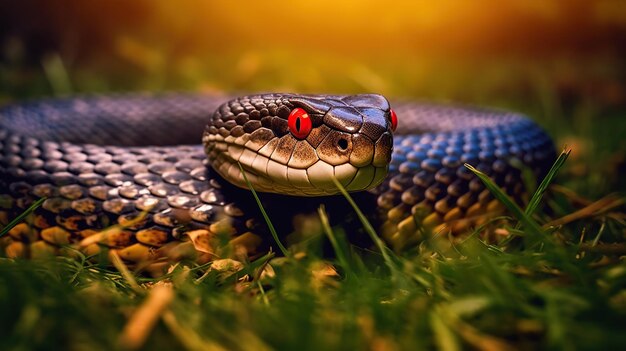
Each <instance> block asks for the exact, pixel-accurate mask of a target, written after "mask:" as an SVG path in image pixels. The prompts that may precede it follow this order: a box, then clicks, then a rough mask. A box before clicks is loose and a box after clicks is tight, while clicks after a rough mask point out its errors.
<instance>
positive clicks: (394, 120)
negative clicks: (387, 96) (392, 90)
mask: <svg viewBox="0 0 626 351" xmlns="http://www.w3.org/2000/svg"><path fill="white" fill-rule="evenodd" d="M389 114H391V130H392V131H394V132H395V131H396V128H397V127H398V116H397V115H396V112H395V111H394V110H391V109H390V110H389Z"/></svg>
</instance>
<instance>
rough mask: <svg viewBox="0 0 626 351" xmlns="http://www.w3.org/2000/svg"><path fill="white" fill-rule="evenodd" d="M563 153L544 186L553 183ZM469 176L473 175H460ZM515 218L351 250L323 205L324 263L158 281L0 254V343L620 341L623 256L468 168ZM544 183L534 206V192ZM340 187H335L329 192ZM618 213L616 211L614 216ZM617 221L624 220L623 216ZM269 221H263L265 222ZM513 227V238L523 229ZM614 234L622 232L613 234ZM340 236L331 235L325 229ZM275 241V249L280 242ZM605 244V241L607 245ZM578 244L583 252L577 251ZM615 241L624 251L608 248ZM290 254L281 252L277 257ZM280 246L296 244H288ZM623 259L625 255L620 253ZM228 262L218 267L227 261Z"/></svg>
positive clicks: (383, 345)
mask: <svg viewBox="0 0 626 351" xmlns="http://www.w3.org/2000/svg"><path fill="white" fill-rule="evenodd" d="M566 155H567V153H566V152H564V153H563V154H562V155H561V157H560V158H559V160H558V161H557V162H556V163H555V167H553V170H554V172H551V173H550V174H549V175H548V177H546V179H548V180H551V179H553V177H554V175H555V174H556V171H557V170H558V168H559V167H560V166H561V165H562V161H564V158H566ZM470 169H471V168H470ZM473 171H474V172H475V173H477V175H478V176H479V177H481V180H483V182H485V185H486V186H487V187H488V188H489V189H490V190H491V191H492V192H493V194H494V196H495V197H496V198H498V199H499V200H501V201H502V202H503V203H504V204H505V205H506V206H507V207H509V209H510V210H511V212H512V213H513V214H514V218H517V219H516V220H513V219H511V220H510V221H508V222H506V224H504V225H503V226H502V227H501V229H508V230H509V234H508V236H512V237H515V236H516V235H518V234H521V233H523V234H524V235H527V233H529V229H530V230H531V231H532V232H533V233H534V234H535V235H536V237H533V242H532V245H525V246H524V247H523V248H522V247H518V246H515V245H510V243H511V241H510V240H507V237H504V238H503V239H502V240H499V241H495V242H487V241H484V240H483V239H481V238H480V237H479V236H470V237H468V238H466V239H465V240H463V241H460V242H457V241H455V242H451V241H449V240H448V239H447V238H437V237H433V238H431V239H430V240H426V241H425V242H423V243H422V244H421V245H420V246H419V248H417V249H415V250H412V251H410V252H405V253H394V252H392V251H390V250H389V249H388V248H387V247H386V246H385V244H384V243H383V242H382V241H380V240H379V239H378V236H377V235H376V233H375V232H374V230H373V228H372V227H371V225H369V223H368V221H367V219H366V218H365V217H364V216H363V215H362V214H361V213H360V210H359V208H358V206H357V204H356V203H354V202H353V201H351V198H350V196H349V194H347V193H346V192H345V190H344V191H343V193H344V196H346V197H347V198H348V200H349V202H350V204H351V205H352V206H353V208H354V210H355V211H356V212H357V214H358V215H359V218H361V220H362V222H363V225H364V227H365V229H366V231H367V232H369V233H370V235H372V238H373V239H374V242H375V243H376V245H375V247H376V248H377V250H376V251H373V252H372V251H367V250H365V251H364V250H363V249H359V248H356V247H351V246H350V245H349V243H347V242H346V240H345V236H344V235H342V234H341V233H342V232H343V230H344V228H341V227H336V228H332V227H330V225H329V224H328V222H327V220H325V218H326V216H325V212H324V209H323V208H320V211H319V214H320V218H321V219H322V223H323V226H324V230H325V233H326V235H327V236H328V237H329V238H330V241H331V243H332V246H333V248H334V250H335V255H334V257H335V258H328V257H324V256H322V255H321V254H320V253H319V252H317V250H315V249H314V248H307V247H302V246H299V247H298V250H300V251H299V252H290V254H288V255H285V257H282V258H276V259H273V260H272V259H271V257H272V255H271V254H270V255H269V256H264V257H262V258H260V259H258V260H255V261H253V262H247V263H246V262H244V263H239V264H237V265H234V263H232V262H231V264H230V265H228V264H226V265H224V264H221V263H224V262H223V261H227V260H219V261H217V262H219V263H220V264H208V265H205V266H198V267H187V266H182V265H180V266H176V267H174V269H173V270H172V271H171V272H170V273H169V274H168V275H166V276H165V277H162V278H158V279H149V278H146V277H141V276H134V275H133V274H132V273H131V272H130V271H129V270H128V268H127V267H126V266H125V265H124V264H123V262H122V261H121V260H117V261H116V260H114V266H115V267H116V268H117V271H115V270H110V269H106V268H102V267H99V266H97V265H93V264H91V263H88V261H87V260H72V259H68V258H55V259H51V260H46V261H13V260H9V259H2V260H0V310H2V311H3V317H2V318H1V319H0V326H1V328H0V336H1V337H0V348H1V349H59V348H67V349H153V348H158V349H170V348H182V349H189V350H231V349H236V350H264V349H369V348H371V349H377V350H392V349H397V348H402V349H415V348H438V349H442V350H460V349H465V348H475V349H481V350H503V349H518V348H521V349H535V348H537V347H541V348H548V349H552V348H554V349H596V348H602V349H603V348H617V347H619V346H621V345H623V343H624V342H626V335H625V334H624V333H623V328H622V327H623V325H624V324H623V323H624V322H625V321H626V266H625V265H624V263H623V261H622V259H621V258H620V251H614V252H603V251H601V250H594V247H597V246H594V244H596V245H597V243H598V242H599V241H603V242H604V241H605V239H601V238H600V237H601V236H606V235H607V233H604V232H605V231H606V226H608V225H609V224H608V222H609V221H612V220H613V219H611V218H610V217H609V216H608V214H606V213H605V215H604V216H598V217H596V216H594V217H592V218H591V219H589V221H595V220H601V221H603V222H602V223H603V225H602V226H601V227H600V228H598V229H597V230H596V232H595V233H593V232H590V231H586V232H585V233H586V236H587V238H594V239H593V241H592V242H591V244H589V241H585V238H583V237H577V236H576V235H575V232H572V231H569V230H567V229H566V228H565V227H560V228H558V229H556V230H555V229H554V228H546V229H544V228H542V227H541V226H540V222H541V221H542V217H543V216H544V215H541V214H538V215H535V216H532V212H533V211H532V208H531V206H529V207H528V208H527V209H526V212H524V211H523V210H522V209H520V208H519V207H517V205H515V204H514V203H513V202H512V201H511V200H510V199H508V198H507V197H506V195H505V194H504V193H502V191H501V190H499V188H497V186H495V185H494V184H493V183H492V182H491V181H490V180H489V178H487V177H482V174H480V173H479V172H478V171H476V170H473ZM546 183H548V181H546V182H543V183H542V186H540V187H539V188H538V190H537V192H536V193H535V194H534V196H533V197H532V198H533V199H535V201H532V204H534V205H532V207H534V208H538V207H537V203H538V202H539V200H540V199H541V194H542V193H543V191H544V190H545V188H546V187H545V186H546V185H547V184H546ZM338 186H339V187H340V189H342V188H341V185H340V184H338ZM613 215H619V213H613ZM620 218H621V217H620ZM268 220H270V219H269V218H268ZM519 224H522V225H523V226H522V227H521V228H522V230H521V231H520V230H516V228H520V227H519ZM622 230H623V226H622ZM335 232H337V233H335ZM276 240H278V245H281V244H280V241H279V239H278V237H276ZM609 240H610V239H609ZM583 244H587V245H586V246H585V245H583ZM615 245H622V246H621V247H622V248H623V243H621V242H620V243H616V244H615ZM286 250H287V249H286ZM291 250H294V249H293V248H292V249H291ZM621 254H624V252H622V253H621ZM227 263H228V262H227Z"/></svg>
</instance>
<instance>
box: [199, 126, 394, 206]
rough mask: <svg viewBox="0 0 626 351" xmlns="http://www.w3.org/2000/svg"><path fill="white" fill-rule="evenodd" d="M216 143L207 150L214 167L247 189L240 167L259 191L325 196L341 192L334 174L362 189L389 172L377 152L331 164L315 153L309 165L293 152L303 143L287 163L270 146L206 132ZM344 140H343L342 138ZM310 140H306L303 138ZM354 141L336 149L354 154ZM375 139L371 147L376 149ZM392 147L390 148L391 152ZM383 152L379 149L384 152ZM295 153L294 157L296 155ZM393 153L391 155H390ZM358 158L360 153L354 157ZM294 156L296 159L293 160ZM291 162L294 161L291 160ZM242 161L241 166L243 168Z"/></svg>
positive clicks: (346, 184) (350, 187)
mask: <svg viewBox="0 0 626 351" xmlns="http://www.w3.org/2000/svg"><path fill="white" fill-rule="evenodd" d="M206 138H207V139H208V140H210V141H211V145H214V147H213V148H211V150H208V151H207V153H208V154H209V157H210V158H211V159H212V167H213V169H214V170H215V171H216V172H218V173H219V174H220V175H221V176H222V177H223V178H225V179H227V180H228V181H230V182H231V183H233V184H234V185H236V186H238V187H241V188H244V189H248V188H249V186H248V183H247V182H246V179H245V178H244V176H243V174H242V172H241V169H243V170H244V171H245V173H246V178H247V180H248V182H249V183H250V185H251V186H252V187H253V188H254V190H256V191H261V192H271V193H280V194H287V195H296V196H325V195H335V194H338V193H339V190H338V189H337V187H336V185H335V183H334V181H333V178H335V179H336V180H337V181H339V183H340V184H341V185H342V186H343V187H344V188H345V189H346V190H348V191H351V192H353V191H363V190H367V189H371V188H373V187H375V186H377V185H379V184H380V183H381V182H382V181H383V180H384V179H385V177H386V176H387V172H388V170H389V166H388V162H384V161H383V160H380V162H377V163H376V164H375V163H374V161H375V157H374V156H375V155H376V152H375V151H374V152H372V156H371V157H370V159H369V161H367V162H366V163H363V162H361V163H360V164H359V163H357V165H355V164H353V163H351V162H350V159H349V158H347V160H348V161H347V162H343V163H336V164H332V163H329V162H326V161H325V160H324V159H322V158H320V157H316V158H315V160H314V162H311V163H310V164H307V165H304V166H303V165H297V163H298V162H297V160H298V159H297V156H295V155H294V154H295V153H296V152H297V150H299V149H302V148H303V147H298V146H297V145H298V143H296V146H294V148H293V149H294V150H293V152H292V158H291V159H290V160H291V161H292V162H287V164H283V163H280V162H278V161H277V160H276V158H275V155H276V154H277V153H278V154H279V153H281V151H277V149H276V148H274V150H273V151H271V152H270V149H271V147H268V148H265V149H263V148H262V149H260V150H255V149H254V148H251V147H250V146H249V145H246V143H243V144H242V142H243V140H241V139H239V138H233V137H231V136H228V137H226V138H223V137H221V136H219V135H209V136H206ZM342 140H343V141H342ZM300 142H301V143H307V141H300ZM351 146H353V142H352V141H349V140H348V139H340V140H339V142H338V143H337V146H336V147H337V149H344V150H340V151H344V152H347V153H348V154H352V153H354V151H353V152H350V151H351V150H350V149H349V147H351ZM375 148H376V146H375V143H372V149H374V150H375ZM390 152H391V150H389V153H390ZM381 153H383V152H379V154H381ZM294 157H295V158H294ZM389 157H390V156H389ZM354 159H355V160H357V159H358V155H356V156H355V157H354ZM294 160H295V161H294ZM290 163H291V164H290ZM240 165H241V168H240Z"/></svg>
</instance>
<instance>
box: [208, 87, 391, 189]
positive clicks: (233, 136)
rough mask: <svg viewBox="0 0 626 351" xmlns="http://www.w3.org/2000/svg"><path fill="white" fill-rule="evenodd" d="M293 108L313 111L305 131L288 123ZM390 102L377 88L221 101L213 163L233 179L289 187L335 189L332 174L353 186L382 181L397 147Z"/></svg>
mask: <svg viewBox="0 0 626 351" xmlns="http://www.w3.org/2000/svg"><path fill="white" fill-rule="evenodd" d="M295 108H299V109H303V110H305V111H306V113H307V114H308V115H309V116H310V117H311V123H312V126H313V128H312V130H311V131H310V133H309V135H307V136H306V138H304V139H302V137H301V136H298V138H296V137H295V136H294V135H292V134H291V133H289V132H288V131H287V132H286V131H285V129H286V128H285V126H284V125H285V124H286V123H285V122H286V118H287V117H288V116H289V115H290V113H291V111H293V110H294V109H295ZM389 113H390V112H389V103H388V102H387V100H386V99H385V98H384V97H382V96H380V95H373V94H367V95H354V96H332V95H291V94H272V95H262V96H250V97H243V98H239V99H235V100H233V101H231V102H228V103H226V104H224V105H222V106H221V107H220V108H219V109H218V110H217V111H216V112H215V114H214V116H213V119H212V120H211V122H210V123H209V125H208V126H207V128H206V129H205V133H204V136H203V142H204V144H205V151H206V153H207V155H208V156H209V160H210V163H211V165H212V167H213V168H214V169H215V170H216V171H217V172H218V173H219V174H220V175H221V176H222V177H223V178H225V179H227V180H228V181H230V182H231V183H233V184H235V185H237V186H239V187H242V188H248V184H247V183H246V182H245V180H244V179H243V175H242V174H241V171H240V169H239V165H238V163H239V164H241V166H242V167H243V169H244V171H245V172H246V175H247V178H248V180H249V181H250V183H251V185H252V186H253V187H254V189H255V190H258V191H264V192H274V193H281V194H289V195H299V196H302V195H305V196H322V195H332V194H337V193H338V192H339V190H338V189H337V188H336V186H335V184H334V182H333V179H332V178H333V177H334V178H336V179H337V180H338V181H339V182H340V183H341V184H342V185H343V186H344V187H345V188H346V189H348V190H349V191H361V190H367V189H370V188H373V187H375V186H377V185H378V184H380V183H381V182H382V181H383V180H384V178H385V176H386V174H387V170H388V163H389V160H390V158H391V152H392V149H393V145H392V140H391V130H390V128H391V124H390V122H389V118H388V116H389Z"/></svg>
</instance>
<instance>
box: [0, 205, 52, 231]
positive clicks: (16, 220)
mask: <svg viewBox="0 0 626 351" xmlns="http://www.w3.org/2000/svg"><path fill="white" fill-rule="evenodd" d="M44 201H46V198H45V197H42V198H41V199H38V200H37V201H35V202H33V204H32V205H30V206H29V207H28V208H27V209H26V211H24V212H22V213H20V215H19V216H17V217H15V218H14V219H13V220H12V221H11V222H9V224H7V226H6V227H4V228H2V231H0V238H1V237H3V236H4V235H6V233H8V232H9V231H10V230H11V229H13V227H15V226H16V225H17V224H18V223H20V222H21V221H22V220H24V218H26V216H28V215H29V214H31V213H32V212H33V211H34V210H36V209H37V208H38V207H39V206H41V204H43V202H44Z"/></svg>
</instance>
